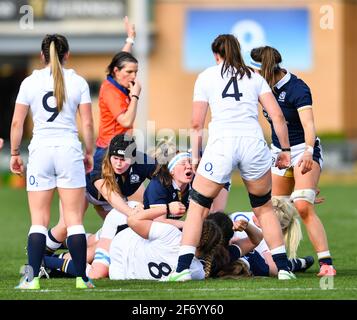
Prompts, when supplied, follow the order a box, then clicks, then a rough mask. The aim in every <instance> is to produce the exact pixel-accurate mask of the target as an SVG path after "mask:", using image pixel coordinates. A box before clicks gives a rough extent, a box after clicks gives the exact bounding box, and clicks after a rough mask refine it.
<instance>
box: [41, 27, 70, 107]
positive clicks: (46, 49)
mask: <svg viewBox="0 0 357 320" xmlns="http://www.w3.org/2000/svg"><path fill="white" fill-rule="evenodd" d="M41 50H42V54H43V56H44V58H45V63H46V65H47V64H50V66H51V72H52V75H53V80H54V93H53V95H54V97H55V98H56V104H57V109H58V112H60V111H61V110H62V108H63V103H64V102H65V101H66V90H65V83H64V78H63V72H62V64H63V59H64V56H65V54H66V53H67V52H68V51H69V45H68V41H67V39H66V38H65V37H64V36H62V35H60V34H47V35H46V36H45V38H44V39H43V40H42V45H41Z"/></svg>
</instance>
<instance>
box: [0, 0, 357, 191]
mask: <svg viewBox="0 0 357 320" xmlns="http://www.w3.org/2000/svg"><path fill="white" fill-rule="evenodd" d="M126 15H127V16H128V17H129V19H130V21H131V22H132V23H135V25H136V30H137V38H136V41H135V45H134V51H133V53H134V55H135V56H136V57H137V58H138V60H139V79H140V80H141V82H142V85H143V92H142V95H141V97H140V102H139V109H138V116H137V120H136V123H135V128H137V129H139V130H142V132H143V133H144V135H145V136H150V137H151V138H154V139H155V138H157V137H158V136H163V135H165V134H166V132H168V131H173V132H175V133H177V134H179V132H180V129H181V130H183V129H189V128H190V118H191V106H192V93H193V86H194V82H195V79H196V77H197V75H198V73H199V72H200V71H202V70H203V69H205V68H206V67H208V66H210V65H213V64H214V59H213V56H212V54H211V50H210V45H211V42H212V41H213V39H214V38H215V37H216V36H217V35H218V34H221V33H232V34H235V35H236V36H237V37H238V39H239V40H240V42H241V45H242V50H243V54H244V57H245V58H247V57H248V56H249V52H250V50H251V49H252V48H253V47H256V46H261V45H270V46H273V47H275V48H277V49H278V50H279V51H280V52H281V54H282V56H283V63H282V66H283V67H285V68H287V69H289V70H290V71H291V72H293V73H295V74H296V75H298V76H299V77H301V78H302V79H303V80H304V81H305V82H306V83H307V84H308V85H309V86H310V88H311V90H312V95H313V102H314V103H313V108H314V109H313V110H314V116H315V124H316V129H317V133H318V135H319V136H320V138H321V140H322V145H323V148H324V158H325V167H324V175H323V177H322V180H323V179H326V180H328V179H331V180H332V181H334V180H336V179H338V180H339V181H340V182H341V180H344V179H345V180H346V181H350V180H353V181H357V178H356V176H357V108H356V107H355V103H356V101H357V87H356V83H355V82H354V81H355V79H354V78H355V75H356V71H357V60H356V52H357V1H355V0H334V1H323V0H274V1H269V0H239V1H233V0H222V1H218V0H217V1H215V0H211V1H209V0H12V1H7V0H0V90H1V95H0V137H1V138H3V139H4V141H5V144H4V148H3V149H2V150H1V151H0V185H1V184H3V185H7V184H9V185H11V186H13V187H22V186H23V185H24V181H23V179H21V178H18V177H15V176H11V175H10V174H9V170H8V164H9V153H10V152H9V151H10V150H9V133H10V124H11V118H12V114H13V110H14V104H15V99H16V96H17V93H18V89H19V86H20V84H21V81H22V80H23V79H24V78H25V77H26V76H28V75H29V74H31V73H32V70H33V69H36V68H37V69H38V68H42V66H41V63H40V46H41V41H42V39H43V37H44V35H45V34H47V33H60V34H63V35H65V36H66V37H67V38H68V40H69V45H70V52H71V57H70V59H69V62H68V63H67V65H66V67H67V68H74V69H75V70H76V72H77V73H78V74H80V75H81V76H83V77H84V78H85V79H86V80H87V81H88V83H89V85H90V89H91V95H92V101H93V113H94V118H95V128H96V130H97V129H98V101H97V96H98V92H99V88H100V84H101V82H102V81H103V80H104V79H105V76H106V67H107V65H108V64H109V63H110V61H111V59H112V57H113V55H114V54H115V53H116V52H118V51H120V50H121V48H122V46H123V45H124V43H125V39H126V33H125V29H124V23H123V18H124V16H126ZM246 62H248V61H246ZM147 121H150V122H149V123H148V122H147ZM261 124H262V126H263V128H264V131H265V134H266V139H267V140H268V141H269V140H270V129H269V127H268V124H267V122H266V121H265V120H264V119H263V117H261ZM148 127H149V128H148ZM31 130H32V122H31V119H30V118H29V119H28V120H27V123H26V132H25V137H24V140H23V143H22V148H23V150H22V154H23V155H24V158H26V152H27V145H28V142H29V139H30V138H31Z"/></svg>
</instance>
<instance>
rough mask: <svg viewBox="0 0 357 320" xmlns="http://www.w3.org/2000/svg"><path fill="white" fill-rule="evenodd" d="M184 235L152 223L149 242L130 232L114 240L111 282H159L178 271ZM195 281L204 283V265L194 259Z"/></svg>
mask: <svg viewBox="0 0 357 320" xmlns="http://www.w3.org/2000/svg"><path fill="white" fill-rule="evenodd" d="M181 237H182V233H181V231H180V230H178V229H177V228H176V227H174V226H173V225H170V224H167V223H162V222H153V223H152V225H151V229H150V233H149V239H144V238H142V237H140V236H139V235H138V234H137V233H135V232H134V231H133V230H132V229H130V228H127V229H125V230H123V231H121V232H119V233H118V234H117V235H116V236H115V237H114V239H113V241H112V243H111V245H110V250H109V255H110V266H109V278H110V279H112V280H123V279H146V280H160V279H161V278H162V277H164V276H167V275H169V273H171V271H174V270H176V266H177V259H178V256H179V247H180V242H181ZM190 270H191V273H192V279H194V280H201V279H204V271H203V265H202V264H201V262H199V260H198V259H196V258H194V259H193V261H192V263H191V267H190Z"/></svg>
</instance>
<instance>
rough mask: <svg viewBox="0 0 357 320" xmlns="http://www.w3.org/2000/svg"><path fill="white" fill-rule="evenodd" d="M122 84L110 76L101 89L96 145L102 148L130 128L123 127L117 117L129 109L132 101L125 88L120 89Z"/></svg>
mask: <svg viewBox="0 0 357 320" xmlns="http://www.w3.org/2000/svg"><path fill="white" fill-rule="evenodd" d="M119 87H120V85H119V84H118V83H117V82H115V81H114V80H113V78H110V77H108V79H107V80H105V81H104V82H103V83H102V85H101V87H100V91H99V132H98V138H97V141H96V145H97V146H98V147H101V148H106V147H108V145H109V143H110V140H111V139H112V138H113V137H114V136H116V135H117V134H121V133H125V132H127V131H128V130H130V129H132V127H130V128H124V127H122V126H121V125H120V124H119V123H118V122H117V120H116V119H117V118H118V116H119V115H120V114H122V113H124V112H125V111H126V110H128V106H129V103H130V99H129V96H128V95H127V94H126V93H125V92H124V91H125V90H126V89H125V88H123V87H122V88H123V89H124V90H121V89H119Z"/></svg>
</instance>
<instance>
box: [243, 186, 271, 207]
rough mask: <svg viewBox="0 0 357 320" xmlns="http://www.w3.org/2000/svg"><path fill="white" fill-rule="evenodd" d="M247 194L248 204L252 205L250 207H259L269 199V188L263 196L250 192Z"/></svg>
mask: <svg viewBox="0 0 357 320" xmlns="http://www.w3.org/2000/svg"><path fill="white" fill-rule="evenodd" d="M248 194H249V200H250V205H251V206H252V208H257V207H261V206H262V205H264V204H266V203H267V202H268V201H269V200H270V199H271V190H270V191H269V192H268V193H267V194H265V195H263V196H256V195H254V194H251V193H248Z"/></svg>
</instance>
